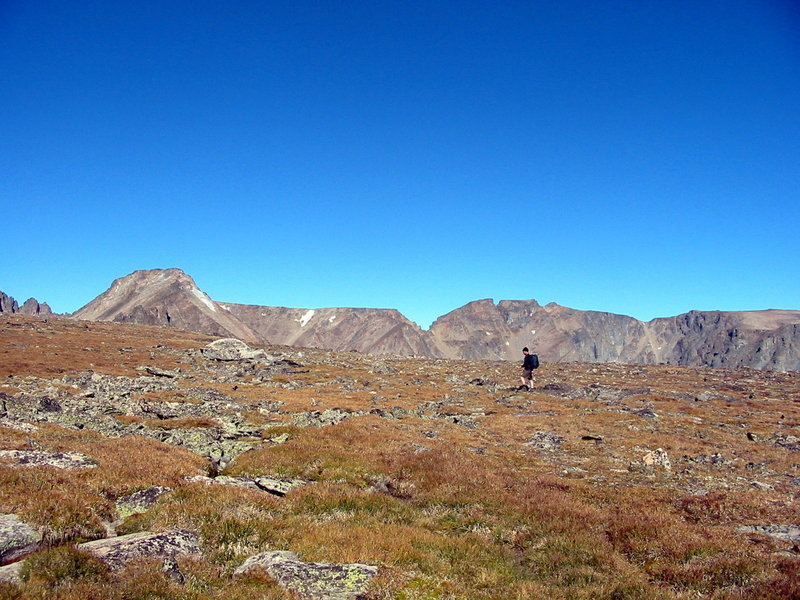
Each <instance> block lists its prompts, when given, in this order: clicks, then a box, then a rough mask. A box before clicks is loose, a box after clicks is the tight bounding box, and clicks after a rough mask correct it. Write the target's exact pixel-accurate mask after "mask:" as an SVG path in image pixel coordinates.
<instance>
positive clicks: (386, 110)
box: [0, 0, 800, 326]
mask: <svg viewBox="0 0 800 600" xmlns="http://www.w3.org/2000/svg"><path fill="white" fill-rule="evenodd" d="M0 200H1V201H2V204H1V205H0V218H1V219H2V223H3V227H2V230H1V231H2V237H0V239H2V241H3V244H2V247H3V251H2V253H1V254H0V290H2V291H5V292H6V293H8V294H10V295H12V296H14V297H16V298H17V299H18V300H19V301H22V300H24V299H26V298H27V297H29V296H35V297H37V298H38V299H39V300H40V301H47V302H49V303H50V304H51V306H52V307H53V309H54V310H56V311H58V312H67V311H73V310H75V309H77V308H79V307H80V306H82V305H83V304H85V303H87V302H89V301H90V300H91V299H92V298H94V297H95V296H96V295H97V294H99V293H101V292H103V291H104V290H105V289H107V287H108V286H109V285H110V283H111V281H112V280H113V279H115V278H117V277H121V276H123V275H126V274H128V273H130V272H131V271H134V270H136V269H148V268H162V267H179V268H182V269H183V270H185V271H186V272H187V273H189V274H190V275H192V276H193V277H194V278H195V280H196V281H197V283H198V285H199V286H200V287H201V289H203V290H204V291H206V292H207V293H208V294H209V295H210V296H211V297H212V298H214V299H216V300H221V301H230V302H241V303H249V304H264V305H281V306H293V307H314V308H316V307H325V306H371V307H391V308H397V309H399V310H401V311H402V312H403V313H404V314H405V315H406V316H408V317H409V318H411V319H413V320H415V321H417V322H418V323H420V324H421V325H423V326H427V325H428V324H429V323H430V321H432V320H433V319H434V318H435V317H437V316H439V315H442V314H444V313H446V312H448V311H450V310H453V309H455V308H457V307H459V306H461V305H463V304H465V303H466V302H469V301H471V300H475V299H479V298H487V297H491V298H494V299H495V300H500V299H527V298H535V299H537V300H538V301H540V302H541V303H546V302H551V301H555V302H558V303H559V304H563V305H566V306H571V307H574V308H581V309H593V310H603V311H611V312H617V313H624V314H629V315H632V316H635V317H637V318H640V319H645V320H647V319H651V318H653V317H657V316H668V315H675V314H678V313H682V312H686V311H688V310H691V309H703V310H711V309H722V310H746V309H764V308H794V309H800V278H799V277H798V274H799V273H798V272H799V271H800V269H798V267H800V242H798V226H799V225H800V8H799V7H798V4H797V3H796V2H791V1H783V2H781V1H770V0H725V1H722V0H719V1H715V0H703V1H702V2H698V1H697V0H691V1H682V0H678V1H673V2H660V1H647V0H634V1H620V2H597V1H594V0H591V1H588V0H587V1H582V2H577V1H559V2H551V1H548V2H543V1H542V2H539V1H525V2H503V1H500V2H495V1H491V2H490V1H486V2H472V1H469V0H462V1H458V2H449V1H444V0H438V1H430V2H415V1H407V2H380V1H375V2H355V1H353V2H347V1H316V2H306V1H302V0H299V1H298V0H292V1H286V2H247V1H241V2H237V1H233V2H211V1H204V0H200V1H193V2H188V1H186V2H173V1H169V0H166V1H158V2H156V1H146V0H138V1H136V2H128V1H125V0H117V1H113V2H110V1H107V0H103V1H93V0H81V1H79V2H69V1H58V2H56V1H51V2H44V1H37V0H0Z"/></svg>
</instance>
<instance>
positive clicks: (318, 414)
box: [292, 408, 367, 427]
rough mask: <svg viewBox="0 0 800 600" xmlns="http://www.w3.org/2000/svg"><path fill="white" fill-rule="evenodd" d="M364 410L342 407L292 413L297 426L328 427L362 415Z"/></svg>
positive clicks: (293, 422) (293, 421) (294, 423)
mask: <svg viewBox="0 0 800 600" xmlns="http://www.w3.org/2000/svg"><path fill="white" fill-rule="evenodd" d="M365 414H367V413H366V412H364V411H346V410H342V409H340V408H328V409H326V410H323V411H318V410H312V411H308V412H302V413H295V414H294V415H292V424H293V425H295V426H296V427H326V426H328V425H338V424H339V423H341V422H342V421H344V420H345V419H347V418H350V417H361V416H363V415H365Z"/></svg>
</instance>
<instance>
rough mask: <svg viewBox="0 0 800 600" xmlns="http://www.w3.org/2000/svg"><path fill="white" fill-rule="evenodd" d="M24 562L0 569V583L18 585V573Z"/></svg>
mask: <svg viewBox="0 0 800 600" xmlns="http://www.w3.org/2000/svg"><path fill="white" fill-rule="evenodd" d="M24 562H25V561H19V562H15V563H11V564H10V565H5V566H2V567H0V582H3V583H19V572H20V569H22V565H23V563H24Z"/></svg>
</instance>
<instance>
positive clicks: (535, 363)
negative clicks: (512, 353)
mask: <svg viewBox="0 0 800 600" xmlns="http://www.w3.org/2000/svg"><path fill="white" fill-rule="evenodd" d="M522 354H524V355H525V358H524V359H523V360H522V377H520V379H522V385H521V386H520V387H519V388H518V389H520V390H522V389H525V390H528V391H530V389H531V388H532V387H533V370H534V369H538V368H539V357H538V356H536V355H535V354H531V353H530V351H529V350H528V347H527V346H525V347H524V348H523V349H522Z"/></svg>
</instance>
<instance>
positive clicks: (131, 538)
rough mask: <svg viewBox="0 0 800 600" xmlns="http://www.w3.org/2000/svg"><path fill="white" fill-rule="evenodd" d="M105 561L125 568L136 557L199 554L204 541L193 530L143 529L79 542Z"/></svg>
mask: <svg viewBox="0 0 800 600" xmlns="http://www.w3.org/2000/svg"><path fill="white" fill-rule="evenodd" d="M78 549H79V550H86V551H88V552H91V553H92V554H94V555H95V556H96V557H97V558H99V559H100V560H102V561H103V562H105V563H106V564H107V565H108V566H109V567H111V568H112V569H115V570H117V569H122V568H123V567H124V566H125V565H126V564H128V562H129V561H131V560H133V559H135V558H142V557H148V558H161V559H171V558H174V557H176V556H180V555H184V554H199V553H200V542H199V540H198V538H197V535H196V534H195V533H193V532H191V531H185V530H174V531H165V532H162V533H151V532H149V531H143V532H140V533H132V534H130V535H121V536H119V537H113V538H107V539H104V540H95V541H93V542H86V543H83V544H78Z"/></svg>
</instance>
